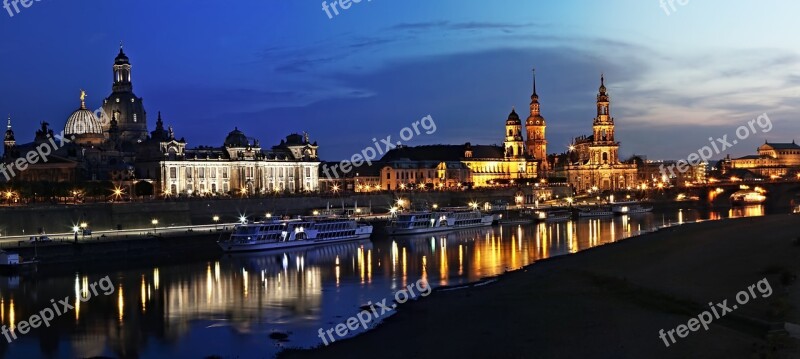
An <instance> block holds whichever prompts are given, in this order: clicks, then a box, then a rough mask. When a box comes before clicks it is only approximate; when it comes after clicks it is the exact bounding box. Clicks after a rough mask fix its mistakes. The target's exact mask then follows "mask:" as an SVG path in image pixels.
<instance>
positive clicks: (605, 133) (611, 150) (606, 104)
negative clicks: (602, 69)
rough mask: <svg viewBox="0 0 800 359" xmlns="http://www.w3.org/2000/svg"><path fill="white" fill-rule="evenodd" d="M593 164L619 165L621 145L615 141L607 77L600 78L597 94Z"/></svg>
mask: <svg viewBox="0 0 800 359" xmlns="http://www.w3.org/2000/svg"><path fill="white" fill-rule="evenodd" d="M593 127H594V130H593V137H592V146H591V148H592V151H591V152H592V154H591V162H592V164H596V165H613V164H617V163H619V154H618V153H617V152H618V150H619V144H618V143H617V142H615V141H614V118H613V117H611V100H610V97H609V95H608V92H607V91H606V84H605V76H600V90H599V92H598V94H597V117H595V119H594V125H593Z"/></svg>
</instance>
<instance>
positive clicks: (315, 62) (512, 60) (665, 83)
mask: <svg viewBox="0 0 800 359" xmlns="http://www.w3.org/2000/svg"><path fill="white" fill-rule="evenodd" d="M785 4H786V6H796V5H789V3H785ZM311 5H314V6H311ZM658 5H659V4H658V3H656V2H653V4H644V5H641V4H625V5H620V4H605V5H603V6H600V5H596V4H589V5H583V4H582V6H583V7H586V8H587V9H586V10H589V9H588V8H590V7H591V8H597V10H598V12H599V13H603V14H604V16H608V17H607V18H604V19H605V20H604V24H614V26H610V25H602V26H589V25H584V24H587V23H590V22H591V21H592V20H590V19H587V17H590V15H587V14H591V13H596V12H593V11H581V12H580V14H578V13H570V12H568V10H569V9H568V6H567V5H539V6H538V7H536V6H534V5H530V4H523V3H517V4H515V6H518V7H519V8H520V10H521V13H523V14H513V13H506V14H498V13H496V12H494V11H485V13H482V14H478V12H479V10H490V9H491V8H490V7H485V8H481V7H471V8H470V9H466V7H464V8H458V7H455V6H454V5H453V3H452V2H444V3H442V4H435V5H433V4H417V3H414V4H411V3H409V5H406V7H409V8H416V7H419V8H425V9H426V10H427V11H426V12H425V13H426V15H425V16H420V15H415V14H413V13H412V12H411V11H409V10H408V9H405V10H402V11H400V10H399V8H398V7H397V6H398V5H397V4H392V3H390V2H368V3H362V4H360V5H359V6H357V7H352V8H351V9H348V10H347V11H346V12H344V11H343V12H341V13H340V14H339V15H337V16H335V17H334V18H332V19H331V18H328V16H326V15H325V13H324V12H323V11H322V10H321V9H319V8H318V6H317V5H316V4H284V3H270V4H267V5H263V4H260V5H253V6H255V7H261V8H263V9H265V10H268V11H265V12H264V14H266V15H264V16H265V17H262V18H260V19H257V16H256V15H255V14H253V13H257V12H258V11H254V9H253V6H247V7H244V6H243V7H240V8H235V7H230V8H220V9H214V8H211V7H204V6H197V5H194V7H193V11H194V12H196V13H197V14H200V15H198V16H201V17H202V16H208V17H206V19H207V20H208V21H209V23H214V24H218V25H219V26H222V25H225V24H227V26H228V27H226V29H230V30H231V31H234V32H242V31H251V32H254V33H263V34H265V36H263V37H259V38H258V40H253V38H247V37H235V36H233V35H231V34H228V35H223V34H222V33H220V32H214V29H213V28H214V26H200V24H195V23H191V24H190V23H188V20H185V19H182V18H180V17H179V16H174V15H177V14H179V13H180V11H182V10H183V9H182V7H181V6H180V5H175V4H163V5H160V7H159V9H161V10H162V11H161V12H159V13H145V12H143V9H145V8H146V7H145V6H144V5H141V6H139V5H136V4H132V3H128V4H103V5H99V6H97V7H94V6H92V7H87V8H86V9H84V10H83V11H86V12H90V13H89V15H90V16H89V17H90V18H93V19H95V18H97V17H92V16H91V15H92V13H91V12H93V11H97V12H98V14H99V13H100V12H104V13H105V12H108V11H111V12H116V13H119V16H120V18H121V19H126V22H127V23H128V24H130V25H129V26H111V25H113V24H114V20H112V19H99V21H93V22H87V23H83V22H79V24H78V26H76V28H75V29H65V31H63V33H62V32H60V33H53V32H42V31H36V30H35V29H37V28H41V26H39V27H37V26H38V25H40V24H42V23H45V22H48V23H50V22H54V23H55V24H59V23H61V24H63V23H64V21H66V19H65V18H67V17H66V16H64V14H74V13H76V12H78V13H81V11H78V10H76V9H73V8H71V7H70V6H68V5H64V4H56V3H47V2H43V3H40V4H38V5H37V6H35V7H31V8H28V9H24V11H22V12H20V13H18V14H16V15H14V16H13V17H7V18H3V19H2V21H0V27H2V29H3V30H5V31H6V33H20V31H23V32H26V35H30V36H26V38H27V39H29V40H30V41H29V42H23V41H22V39H21V38H13V37H12V38H10V39H9V40H10V41H9V44H8V45H7V47H5V48H4V49H0V58H2V60H0V61H2V62H3V63H5V65H4V67H5V68H13V69H15V70H14V71H9V74H8V76H7V78H6V81H7V82H6V85H5V86H2V90H0V91H2V92H1V93H2V96H0V110H2V111H3V112H5V113H11V115H12V117H13V120H14V128H15V132H16V133H17V134H18V136H19V137H20V139H19V140H20V141H28V140H29V139H28V138H26V136H30V137H32V133H33V132H34V130H35V129H36V128H38V126H39V122H40V121H46V122H50V123H51V125H53V126H54V127H55V128H59V127H60V126H61V125H62V124H63V122H64V121H65V120H66V118H67V117H68V116H69V114H70V113H71V112H72V111H74V109H75V107H76V106H75V97H76V95H75V93H77V89H80V88H85V89H87V92H88V93H89V98H88V99H87V105H88V106H89V107H90V108H97V107H99V106H100V104H101V101H102V98H103V96H104V95H105V93H106V91H107V88H108V85H109V84H110V82H111V81H110V74H111V71H109V70H110V69H111V63H110V61H109V58H110V56H112V54H114V51H115V49H116V46H117V44H118V42H119V41H120V40H123V41H125V44H126V50H127V53H128V54H129V55H130V57H131V62H132V63H133V65H134V68H133V77H134V83H135V84H136V86H137V87H136V89H135V91H136V92H137V94H139V95H140V96H142V97H143V98H144V100H145V105H146V108H147V110H148V118H149V120H150V122H151V123H150V124H149V126H150V128H149V130H152V128H153V123H154V119H155V115H156V113H157V112H159V111H161V112H162V113H163V116H164V122H165V123H166V124H168V125H171V126H173V127H175V128H176V130H178V131H179V132H180V133H181V135H182V136H184V137H186V138H187V140H189V141H190V143H189V146H197V145H218V144H219V142H221V140H222V138H221V137H222V136H220V135H218V134H220V133H227V132H229V131H230V130H232V129H233V128H234V127H238V128H240V129H242V130H243V131H244V132H245V133H247V134H248V135H250V136H253V137H256V138H258V139H260V140H261V141H263V142H268V143H271V142H275V141H277V140H279V139H280V138H282V137H283V136H284V135H285V134H286V133H301V132H303V131H307V132H309V133H311V135H312V136H313V137H315V138H316V139H317V140H318V141H319V143H320V155H321V157H322V158H323V159H324V160H338V159H342V158H347V157H349V156H351V155H352V154H353V153H354V152H355V151H357V149H360V148H363V147H364V146H365V145H368V144H369V143H370V142H371V141H370V140H371V139H372V138H373V137H385V136H386V135H387V134H392V133H395V132H396V131H398V130H399V129H400V128H402V127H403V125H404V124H406V123H408V122H409V121H410V120H412V119H418V118H420V117H422V116H424V115H427V114H431V115H432V116H433V117H434V118H436V119H437V122H439V123H440V126H441V130H440V131H439V132H438V133H437V134H436V136H430V137H425V138H420V139H418V140H416V141H414V142H412V143H410V145H416V144H459V143H464V142H472V143H479V144H500V143H502V138H503V135H502V133H501V132H500V130H499V129H500V126H501V125H502V123H503V121H505V115H506V114H507V113H508V111H509V110H510V109H511V108H512V107H516V108H518V109H521V108H525V107H526V105H527V102H528V96H529V95H530V86H531V85H530V69H531V68H532V67H536V68H537V75H538V82H539V83H538V87H539V88H538V92H539V95H540V96H541V100H540V101H541V105H542V114H543V115H544V116H545V117H546V118H547V119H548V124H549V126H548V139H549V142H550V148H549V152H551V153H557V152H564V151H566V149H567V146H568V144H569V143H570V140H571V139H572V138H574V137H575V136H578V135H580V134H582V133H583V130H582V129H584V128H586V126H589V125H590V121H591V118H592V115H593V108H592V101H593V97H594V90H595V88H596V83H597V81H598V80H597V79H598V78H599V76H600V74H601V73H605V74H606V78H607V80H608V87H609V92H610V95H611V96H612V99H613V101H614V103H615V117H616V118H617V121H618V124H619V125H620V126H619V127H620V129H619V133H618V136H617V137H618V138H619V139H620V141H623V142H624V143H625V144H626V145H625V147H624V152H623V153H621V154H620V156H621V157H622V158H626V157H629V156H630V155H633V154H643V155H646V156H648V158H650V159H679V158H684V157H685V156H686V155H687V154H688V153H689V152H692V151H695V150H696V149H698V148H700V147H702V146H704V145H706V144H707V143H708V141H707V138H708V137H721V136H722V135H724V134H726V133H733V131H734V130H735V129H736V128H737V127H738V126H740V125H743V124H746V122H747V121H748V120H750V119H753V118H756V117H757V116H758V115H760V114H762V113H767V114H769V116H770V118H772V119H774V120H775V126H776V128H778V129H779V131H775V132H771V133H763V134H759V136H752V138H748V139H747V141H742V142H741V143H740V144H738V145H737V146H735V147H732V148H730V149H729V152H727V153H729V154H731V156H734V157H735V156H739V155H744V154H751V153H753V152H754V150H755V149H756V147H757V146H758V145H760V144H762V143H763V142H764V140H769V141H772V142H790V141H791V140H792V139H794V135H793V134H794V133H796V132H797V130H798V128H797V126H796V125H794V124H792V123H791V119H792V118H793V117H794V116H796V114H797V113H798V112H800V111H798V110H797V108H796V106H794V105H793V104H792V103H791V101H792V99H793V98H792V96H793V95H796V93H797V90H796V88H797V86H796V85H794V83H793V81H794V80H793V79H795V75H793V73H794V69H795V68H796V67H797V63H798V57H797V55H796V54H795V52H794V51H793V49H791V48H790V46H789V45H784V44H782V43H781V41H780V40H779V39H777V38H776V36H774V35H771V36H769V37H762V38H760V39H759V40H760V41H758V42H755V41H753V40H755V39H756V38H755V37H754V36H757V35H758V34H757V33H758V31H752V30H753V29H749V30H751V32H753V33H755V34H751V33H748V34H744V33H743V31H742V30H741V29H738V28H737V29H734V28H733V27H732V26H733V25H735V23H736V21H734V20H735V19H736V17H741V16H745V15H746V14H744V12H743V10H745V7H747V6H746V5H730V6H728V7H726V8H724V9H718V8H710V6H709V5H705V4H701V3H688V4H687V5H684V6H680V7H678V8H677V9H675V10H673V11H671V12H670V14H669V15H667V14H665V13H664V11H663V9H661V8H660V7H659V6H658ZM415 6H416V7H415ZM215 10H219V11H220V12H219V14H220V15H218V16H217V17H216V18H212V17H210V16H211V15H210V14H211V12H212V11H215ZM522 10H530V11H527V13H529V14H533V15H531V16H530V19H524V17H525V16H523V15H524V13H526V11H522ZM622 10H624V11H622ZM711 10H719V11H721V12H722V13H725V14H728V15H730V17H729V18H727V19H726V20H725V21H722V20H720V28H719V29H710V30H705V31H699V33H697V34H692V36H689V34H690V33H691V30H688V29H687V28H689V27H691V26H690V25H691V24H694V22H696V21H702V20H703V19H704V16H708V15H709V11H711ZM445 11H448V12H447V14H448V16H447V17H446V18H449V19H450V20H441V19H443V18H445V17H444V16H443V15H440V13H442V12H445ZM760 11H763V10H760ZM245 12H247V13H249V14H245ZM281 12H286V13H288V14H291V15H292V16H289V17H291V18H293V19H299V21H301V22H303V23H304V24H307V25H308V26H307V27H303V28H302V29H294V28H292V26H293V25H292V24H289V23H288V21H287V20H282V19H281V15H280V13H281ZM784 13H788V11H786V12H784ZM81 15H85V14H81ZM226 15H227V16H226ZM503 16H506V18H505V19H504V18H503ZM137 17H141V18H146V19H147V20H148V21H146V23H147V24H148V26H139V25H137V23H136V22H135V21H128V20H131V19H135V18H137ZM437 17H440V19H437ZM287 18H288V17H287ZM556 19H557V20H559V21H555V20H556ZM258 20H263V23H262V22H259V21H258ZM267 20H272V21H271V22H270V21H267ZM381 20H383V21H381ZM622 20H636V21H628V22H626V21H622ZM776 21H781V18H778V19H776ZM643 22H649V26H644V27H643V26H642V23H643ZM90 23H91V24H90ZM268 23H272V24H274V25H269V24H268ZM556 23H557V24H556ZM232 24H237V26H236V28H235V29H234V28H233V27H231V26H233V25H232ZM677 24H686V25H687V26H684V27H683V28H681V29H675V30H676V31H675V32H673V33H674V35H672V36H671V37H666V38H664V37H662V38H659V40H658V41H650V40H653V39H655V38H656V37H655V34H657V33H659V31H660V30H663V29H664V28H665V27H666V28H669V27H670V26H672V25H677ZM159 25H161V26H160V30H159V31H160V34H161V35H162V36H159V38H158V39H155V40H156V41H149V40H151V39H149V38H145V34H149V33H150V32H151V31H152V30H151V28H150V26H159ZM205 25H208V24H205ZM361 27H366V28H369V29H374V30H376V31H380V32H376V34H377V35H374V36H371V37H364V36H363V35H359V36H347V35H346V34H348V33H350V32H352V30H353V29H354V28H361ZM629 28H637V30H640V29H641V30H640V31H639V34H636V35H625V36H619V35H620V34H621V33H625V32H626V31H625V30H626V29H629ZM25 29H28V30H29V31H25ZM109 29H113V30H109ZM723 29H724V30H723ZM265 30H271V31H266V32H265ZM719 31H726V32H727V33H729V34H730V35H731V36H725V37H724V38H719V37H716V36H715V34H716V33H718V32H719ZM554 34H557V36H556V35H554ZM188 35H195V36H194V37H192V36H188ZM201 35H202V36H201ZM728 37H730V38H736V39H738V41H733V40H732V39H728ZM67 38H68V39H69V40H67ZM199 38H203V39H204V41H198V40H197V39H199ZM612 38H613V39H614V40H610V39H612ZM477 39H493V40H494V41H491V45H490V44H482V43H481V42H480V41H474V40H477ZM712 40H713V41H712ZM745 40H750V41H745ZM648 41H649V42H648ZM34 42H37V43H42V44H43V45H44V46H39V47H37V49H31V48H30V47H31V46H30V44H31V43H34ZM645 42H648V43H647V44H646V45H645V44H644V43H645ZM678 43H679V45H680V46H677V47H676V46H675V45H676V44H678ZM710 43H713V44H714V46H715V47H716V50H718V51H715V55H714V56H713V57H707V58H704V57H703V55H702V53H703V51H702V50H698V48H700V49H702V48H703V47H704V46H708V44H710ZM755 44H757V45H755ZM420 45H422V46H420ZM754 48H759V49H761V50H758V49H755V50H754ZM763 48H772V49H771V50H768V51H764V50H763ZM23 50H24V51H23ZM751 50H752V51H751ZM686 53H691V55H686ZM737 54H738V55H737ZM53 59H58V62H57V64H55V66H54V63H53ZM734 59H735V61H734ZM758 64H768V65H770V66H768V67H766V68H764V67H763V66H760V67H759V66H757V65H758ZM668 65H669V66H668ZM42 68H52V69H55V70H58V71H57V73H56V74H55V75H53V73H52V72H51V71H41V69H42ZM54 76H55V77H54ZM703 79H705V81H703ZM701 81H703V82H701ZM781 81H783V83H780V82H781ZM731 86H736V87H733V88H732V87H731ZM41 89H47V92H48V94H47V95H46V96H42V95H36V96H31V95H30V94H32V93H35V92H36V91H37V90H38V91H41ZM197 124H202V126H196V125H197ZM698 124H700V126H695V125H698ZM665 139H669V140H668V141H665ZM727 153H723V154H721V156H718V157H715V159H719V158H721V157H724V155H725V154H727Z"/></svg>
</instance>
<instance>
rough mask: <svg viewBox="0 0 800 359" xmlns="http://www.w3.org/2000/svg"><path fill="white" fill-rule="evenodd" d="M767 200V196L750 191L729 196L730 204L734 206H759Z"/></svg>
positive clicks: (741, 191)
mask: <svg viewBox="0 0 800 359" xmlns="http://www.w3.org/2000/svg"><path fill="white" fill-rule="evenodd" d="M766 200H767V196H765V195H763V194H762V193H761V192H758V191H752V190H740V191H736V192H734V193H733V194H732V195H731V204H732V205H734V206H747V205H754V204H761V203H764V201H766Z"/></svg>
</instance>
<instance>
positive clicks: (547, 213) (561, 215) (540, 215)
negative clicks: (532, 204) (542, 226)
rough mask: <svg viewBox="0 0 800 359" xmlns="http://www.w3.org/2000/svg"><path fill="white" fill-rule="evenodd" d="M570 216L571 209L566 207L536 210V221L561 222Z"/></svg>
mask: <svg viewBox="0 0 800 359" xmlns="http://www.w3.org/2000/svg"><path fill="white" fill-rule="evenodd" d="M570 218H572V211H570V210H568V209H551V210H541V211H538V212H536V221H537V222H561V221H568V220H569V219H570Z"/></svg>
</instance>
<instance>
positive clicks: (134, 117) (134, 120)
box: [133, 113, 136, 122]
mask: <svg viewBox="0 0 800 359" xmlns="http://www.w3.org/2000/svg"><path fill="white" fill-rule="evenodd" d="M133 122H136V114H135V113H134V114H133Z"/></svg>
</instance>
